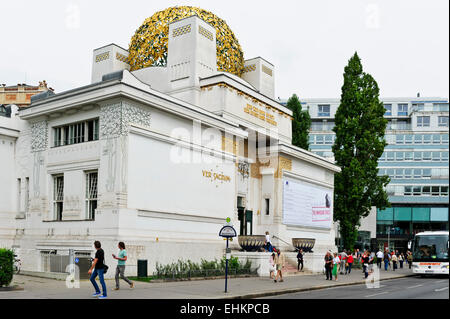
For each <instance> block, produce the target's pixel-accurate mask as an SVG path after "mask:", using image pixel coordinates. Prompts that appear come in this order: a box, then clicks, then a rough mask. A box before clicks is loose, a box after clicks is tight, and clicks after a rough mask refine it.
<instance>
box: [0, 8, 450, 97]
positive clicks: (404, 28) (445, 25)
mask: <svg viewBox="0 0 450 319" xmlns="http://www.w3.org/2000/svg"><path fill="white" fill-rule="evenodd" d="M175 5H190V6H196V7H201V8H203V9H206V10H209V11H211V12H212V13H214V14H216V15H217V16H219V17H220V18H222V19H223V20H225V21H226V22H227V24H228V25H229V26H230V28H231V29H232V30H233V32H234V34H235V35H236V37H237V39H238V40H239V43H240V44H241V47H242V49H243V51H244V58H245V59H250V58H253V57H257V56H261V57H263V58H264V59H266V60H268V61H269V62H271V63H272V64H274V65H275V97H280V98H282V99H284V98H288V97H289V96H291V95H292V94H294V93H295V94H297V95H298V96H300V98H339V97H340V94H341V87H342V84H343V76H342V75H343V72H344V67H345V66H346V64H347V62H348V60H349V59H350V57H351V56H352V55H353V54H354V53H355V52H357V53H358V55H359V57H360V58H361V60H362V64H363V69H364V71H365V72H367V73H370V74H371V75H372V76H373V77H374V78H375V80H376V81H377V82H378V86H379V87H380V96H381V97H414V96H416V94H417V93H419V92H420V95H421V96H429V97H431V96H432V97H444V98H448V97H449V1H448V0H429V1H423V0H408V1H406V0H395V1H390V0H380V1H376V0H369V1H366V0H352V1H350V0H339V1H336V0H329V1H327V0H321V1H304V0H302V1H299V0H296V1H294V0H293V1H291V0H278V1H273V0H272V1H267V0H258V1H256V0H245V1H243V0H227V1H217V0H203V1H201V0H198V1H193V0H192V1H188V0H184V1H181V0H180V1H171V0H166V1H157V0H146V1H143V0H142V1H141V0H127V1H116V0H107V1H106V0H95V1H88V0H58V1H57V0H40V1H31V0H24V1H2V3H1V6H0V12H2V14H1V16H2V18H1V19H0V27H1V30H2V36H1V40H0V84H2V83H4V84H6V85H16V84H17V83H27V84H30V85H37V84H38V82H39V81H42V80H44V79H45V80H46V81H47V83H48V84H49V86H51V87H52V88H53V89H55V92H56V93H59V92H62V91H66V90H69V89H73V88H76V87H79V86H83V85H87V84H90V80H91V68H92V51H93V50H94V49H95V48H98V47H101V46H103V45H106V44H110V43H115V44H117V45H119V46H122V47H124V48H128V45H129V43H130V39H131V37H132V35H133V34H134V32H135V31H136V29H137V28H138V27H139V26H140V25H141V24H142V22H143V21H144V20H145V19H146V18H147V17H150V16H151V15H153V13H155V12H157V11H160V10H163V9H165V8H168V7H171V6H175Z"/></svg>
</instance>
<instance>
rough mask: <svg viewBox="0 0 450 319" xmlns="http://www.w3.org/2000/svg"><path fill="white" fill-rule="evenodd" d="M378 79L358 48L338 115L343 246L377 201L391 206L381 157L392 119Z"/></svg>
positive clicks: (337, 188) (337, 186)
mask: <svg viewBox="0 0 450 319" xmlns="http://www.w3.org/2000/svg"><path fill="white" fill-rule="evenodd" d="M384 113H385V109H384V106H383V103H382V102H380V100H379V88H378V84H377V82H376V81H375V79H374V78H373V77H372V76H371V75H370V74H367V73H365V72H363V68H362V65H361V60H360V58H359V57H358V54H357V53H356V52H355V54H354V55H353V57H352V58H351V59H350V60H349V62H348V65H347V66H346V67H345V72H344V85H343V86H342V94H341V103H340V105H339V108H338V109H337V112H336V115H335V124H336V125H335V127H334V128H333V131H334V132H335V133H336V140H335V143H334V145H333V153H334V157H335V161H336V164H337V165H338V166H340V167H341V169H342V171H341V172H340V173H338V174H336V175H335V179H334V192H335V193H334V221H338V222H339V228H340V233H341V237H342V239H343V244H344V248H346V249H353V246H354V243H355V241H356V239H357V236H358V227H359V226H360V225H361V224H360V220H361V218H362V217H367V216H368V215H369V213H370V209H371V207H372V206H376V207H377V208H379V209H384V208H386V207H389V206H390V204H389V201H388V196H387V194H386V192H385V190H384V187H385V186H386V185H387V184H388V183H389V177H388V176H378V168H377V166H378V159H379V158H380V156H381V155H382V154H383V151H384V147H385V146H386V144H387V143H386V141H385V139H384V132H385V130H386V125H387V120H386V119H384V118H383V115H384Z"/></svg>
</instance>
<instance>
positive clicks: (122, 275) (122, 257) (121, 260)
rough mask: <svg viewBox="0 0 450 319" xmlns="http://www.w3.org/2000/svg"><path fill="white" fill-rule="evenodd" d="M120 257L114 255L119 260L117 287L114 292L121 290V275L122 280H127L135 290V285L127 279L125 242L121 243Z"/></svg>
mask: <svg viewBox="0 0 450 319" xmlns="http://www.w3.org/2000/svg"><path fill="white" fill-rule="evenodd" d="M118 246H119V249H120V251H119V255H118V256H116V255H114V254H112V256H113V258H114V259H117V267H116V277H115V279H116V287H115V288H114V290H119V289H120V285H119V274H120V278H121V279H123V280H125V281H126V282H127V283H128V284H129V285H130V288H131V289H133V288H134V283H132V282H131V281H130V280H129V279H128V278H127V277H125V262H126V261H127V251H126V250H125V243H124V242H122V241H121V242H119V245H118Z"/></svg>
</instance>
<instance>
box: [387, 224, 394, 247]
mask: <svg viewBox="0 0 450 319" xmlns="http://www.w3.org/2000/svg"><path fill="white" fill-rule="evenodd" d="M392 230H395V228H394V227H392V228H391V227H389V232H388V250H389V251H390V249H391V245H390V238H391V231H392Z"/></svg>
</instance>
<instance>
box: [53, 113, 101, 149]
mask: <svg viewBox="0 0 450 319" xmlns="http://www.w3.org/2000/svg"><path fill="white" fill-rule="evenodd" d="M98 123H99V122H98V119H93V120H89V121H84V122H79V123H74V124H69V125H65V126H61V127H54V128H53V146H63V145H70V144H77V143H83V142H89V141H96V140H98V132H99V129H98V127H99V126H98Z"/></svg>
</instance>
